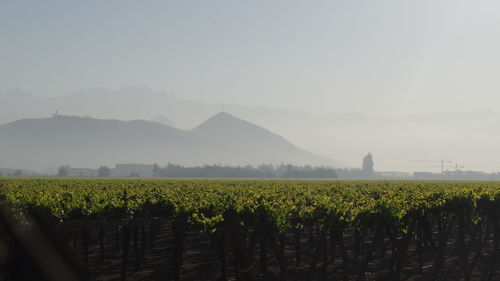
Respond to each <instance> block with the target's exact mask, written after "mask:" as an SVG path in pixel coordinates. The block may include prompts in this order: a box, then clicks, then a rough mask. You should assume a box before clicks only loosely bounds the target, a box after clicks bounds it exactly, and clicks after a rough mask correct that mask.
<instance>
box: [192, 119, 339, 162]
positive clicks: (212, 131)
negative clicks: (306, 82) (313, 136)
mask: <svg viewBox="0 0 500 281" xmlns="http://www.w3.org/2000/svg"><path fill="white" fill-rule="evenodd" d="M190 133H191V134H192V135H193V136H196V137H198V138H201V139H204V140H207V141H210V142H213V143H219V144H223V145H227V146H231V147H235V148H243V149H246V150H251V151H255V152H264V153H265V154H266V155H273V156H274V157H276V158H277V159H283V162H289V161H292V160H293V159H301V161H303V162H305V163H308V162H309V163H321V161H323V163H327V162H329V161H328V160H327V159H326V158H322V157H320V156H317V155H313V154H311V153H309V152H306V151H304V150H302V149H299V148H297V147H296V146H295V145H293V144H292V143H291V142H289V141H287V140H286V139H285V138H283V137H282V136H279V135H277V134H274V133H272V132H270V131H269V130H267V129H264V128H262V127H260V126H257V125H255V124H253V123H250V122H248V121H245V120H243V119H240V118H238V117H235V116H233V115H231V114H229V113H226V112H220V113H218V114H216V115H214V116H212V117H210V118H209V119H208V120H207V121H205V122H203V123H202V124H200V125H199V126H197V127H196V128H194V129H192V130H191V131H190ZM330 163H331V162H330Z"/></svg>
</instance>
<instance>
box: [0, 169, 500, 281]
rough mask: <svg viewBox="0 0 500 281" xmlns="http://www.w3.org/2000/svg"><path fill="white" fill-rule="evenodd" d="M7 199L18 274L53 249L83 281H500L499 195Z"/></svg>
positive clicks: (139, 191) (162, 191)
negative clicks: (43, 248)
mask: <svg viewBox="0 0 500 281" xmlns="http://www.w3.org/2000/svg"><path fill="white" fill-rule="evenodd" d="M0 196H1V200H2V212H3V216H4V219H3V221H2V223H3V224H2V232H1V233H0V234H1V236H2V237H1V238H2V240H3V241H4V244H7V245H9V246H10V248H9V250H8V252H9V253H10V257H9V258H8V259H7V260H8V261H7V264H9V262H10V263H11V265H12V264H16V262H17V260H18V259H20V258H19V257H17V256H16V255H20V253H22V251H23V250H22V249H24V250H25V251H27V252H29V248H30V245H31V244H33V241H35V240H36V239H37V238H36V237H39V236H43V237H47V241H51V242H49V244H50V246H51V247H52V246H53V249H54V252H55V253H58V254H59V255H60V256H61V257H63V259H60V260H61V262H62V264H67V265H68V268H70V269H73V272H75V274H76V276H77V278H78V279H83V280H120V279H121V280H235V279H238V280H243V281H245V280H357V281H361V280H500V270H499V264H500V263H499V259H500V251H499V250H500V249H499V246H500V224H499V223H500V220H499V219H500V182H475V181H382V180H366V181H344V180H330V181H326V180H321V181H320V180H136V179H99V180H96V179H91V180H89V179H0ZM33 233H35V234H33ZM42 234H43V235H42ZM5 241H7V243H5ZM30 242H31V244H30ZM37 245H38V244H37ZM0 246H1V245H0ZM31 246H32V245H31ZM38 246H39V245H38ZM26 248H28V250H26ZM53 262H54V263H56V262H58V259H53ZM33 263H34V264H38V267H41V269H40V270H41V272H43V274H50V268H49V267H50V265H47V266H42V265H40V260H37V257H36V255H34V257H33ZM59 268H60V267H59ZM47 272H49V273H47ZM0 274H2V276H3V277H4V279H7V280H9V279H8V277H9V276H10V275H12V274H13V271H12V270H9V269H8V268H7V267H5V266H4V268H3V269H2V271H1V273H0ZM9 274H10V275H9ZM25 274H28V273H25ZM68 274H70V275H71V273H68ZM39 280H42V279H39ZM67 280H69V279H67Z"/></svg>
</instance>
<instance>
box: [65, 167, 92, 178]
mask: <svg viewBox="0 0 500 281" xmlns="http://www.w3.org/2000/svg"><path fill="white" fill-rule="evenodd" d="M61 169H64V170H65V172H64V175H61V176H64V177H70V178H91V177H97V170H96V169H88V168H71V166H67V165H66V166H61V168H60V170H61Z"/></svg>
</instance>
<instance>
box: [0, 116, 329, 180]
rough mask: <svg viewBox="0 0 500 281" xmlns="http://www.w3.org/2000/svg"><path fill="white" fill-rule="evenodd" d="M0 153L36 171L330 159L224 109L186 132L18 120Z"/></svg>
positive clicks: (3, 137) (1, 131) (70, 119)
mask: <svg viewBox="0 0 500 281" xmlns="http://www.w3.org/2000/svg"><path fill="white" fill-rule="evenodd" d="M0 155H1V156H2V157H1V158H0V166H3V167H22V168H29V169H35V170H41V169H45V168H47V167H57V166H59V165H71V166H75V167H98V166H100V165H114V164H116V163H159V164H166V163H167V162H171V163H176V164H183V165H203V164H214V163H219V164H224V165H249V164H250V165H258V164H280V163H290V164H299V165H304V164H311V165H330V164H332V163H333V161H332V160H331V159H328V158H326V157H321V156H318V155H314V154H312V153H309V152H307V151H304V150H301V149H299V148H297V147H296V146H294V145H293V144H292V143H290V142H289V141H287V140H285V139H284V138H283V137H281V136H279V135H276V134H274V133H272V132H270V131H268V130H266V129H264V128H262V127H259V126H257V125H255V124H252V123H249V122H247V121H245V120H242V119H240V118H237V117H235V116H233V115H231V114H228V113H224V112H222V113H219V114H217V115H215V116H213V117H211V118H210V119H208V120H207V121H205V122H203V123H202V124H200V125H199V126H197V127H196V128H195V129H193V130H191V131H183V130H180V129H176V128H172V127H170V126H167V125H163V124H160V123H158V122H152V121H142V120H134V121H120V120H104V119H93V118H90V117H74V116H64V115H54V116H53V117H52V118H41V119H22V120H18V121H14V122H10V123H7V124H5V125H1V126H0Z"/></svg>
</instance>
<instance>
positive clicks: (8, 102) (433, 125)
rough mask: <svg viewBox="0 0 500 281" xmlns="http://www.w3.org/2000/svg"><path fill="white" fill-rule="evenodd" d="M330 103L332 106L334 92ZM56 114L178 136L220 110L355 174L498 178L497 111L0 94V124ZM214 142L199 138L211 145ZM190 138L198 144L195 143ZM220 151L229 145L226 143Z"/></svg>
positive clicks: (132, 94)
mask: <svg viewBox="0 0 500 281" xmlns="http://www.w3.org/2000/svg"><path fill="white" fill-rule="evenodd" d="M331 102H335V94H334V93H332V101H331ZM360 102H364V101H360ZM429 102H433V101H432V100H430V101H429ZM56 110H57V111H58V112H59V113H60V114H65V115H78V116H92V117H93V118H98V119H118V120H151V121H154V122H156V124H158V123H160V124H164V125H167V126H171V127H175V128H178V129H183V130H185V131H184V133H186V134H188V131H190V130H191V129H193V128H195V127H197V126H198V125H199V124H201V123H203V122H205V121H206V120H207V119H209V118H210V117H211V116H213V115H215V114H217V113H218V112H221V111H225V112H229V113H230V114H233V115H235V116H238V117H239V118H241V119H244V120H247V121H249V122H251V123H253V124H256V125H258V126H262V127H265V128H266V129H268V130H270V131H272V132H273V133H274V134H277V135H279V136H283V137H284V138H286V139H287V140H289V141H290V142H291V143H293V144H294V145H296V146H298V147H301V148H304V149H305V150H307V151H311V152H313V153H317V154H320V155H325V156H327V157H330V158H333V159H334V160H335V162H334V164H335V166H336V167H345V166H348V167H360V166H361V159H362V158H363V156H364V155H366V153H368V152H371V153H373V155H374V159H375V169H376V170H379V171H381V170H398V171H439V169H440V168H439V167H437V168H436V167H426V166H428V165H423V164H422V163H423V162H413V161H410V160H414V159H417V160H434V161H439V160H440V159H441V158H444V159H445V160H452V161H453V162H456V163H458V164H459V165H461V166H462V165H463V166H465V167H466V168H465V169H472V170H485V171H500V150H499V149H498V143H499V142H500V130H498V129H499V128H500V112H498V111H472V112H440V113H433V114H420V115H406V116H386V117H383V116H378V117H374V116H369V115H367V114H362V113H349V114H330V115H319V114H315V113H309V112H304V111H300V110H293V109H279V108H271V107H266V106H242V105H235V104H227V103H210V102H205V101H196V100H183V99H179V98H176V97H175V96H173V95H170V94H167V93H164V92H161V91H155V90H151V89H149V88H147V87H125V88H121V89H118V90H108V89H103V88H94V89H88V90H82V91H79V92H76V93H74V94H69V95H67V96H62V97H52V98H49V97H38V96H36V95H35V94H32V93H29V92H26V91H23V90H14V91H9V92H7V93H3V94H0V124H3V123H7V122H12V121H15V120H19V119H24V118H47V117H48V116H51V115H52V114H53V113H54V112H56ZM195 131H196V130H195ZM195 131H193V134H196V133H195ZM218 136H219V135H215V134H214V135H213V136H204V138H206V139H209V140H210V139H211V138H212V137H218ZM192 137H196V138H197V139H198V137H199V136H196V135H194V136H192ZM228 140H229V138H224V139H223V140H220V139H219V140H218V141H219V142H224V141H228ZM220 145H222V144H220ZM225 145H227V146H231V143H225ZM2 149H3V148H2ZM2 158H3V155H1V154H0V159H2ZM200 159H201V158H200ZM243 159H244V158H243ZM239 160H242V159H239ZM241 163H243V161H241ZM0 165H3V164H0ZM453 165H455V163H453ZM8 167H13V165H8ZM451 169H454V167H451Z"/></svg>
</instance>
